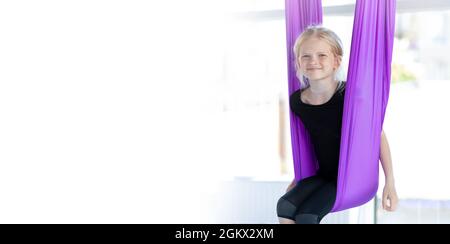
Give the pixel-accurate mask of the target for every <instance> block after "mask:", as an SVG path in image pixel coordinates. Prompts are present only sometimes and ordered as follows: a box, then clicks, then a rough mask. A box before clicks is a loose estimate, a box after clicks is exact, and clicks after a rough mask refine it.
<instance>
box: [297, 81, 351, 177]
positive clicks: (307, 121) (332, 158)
mask: <svg viewBox="0 0 450 244" xmlns="http://www.w3.org/2000/svg"><path fill="white" fill-rule="evenodd" d="M301 91H303V90H300V89H299V90H297V91H295V92H294V93H292V95H291V96H290V98H289V104H290V107H291V109H292V111H293V112H294V113H295V114H296V115H298V116H299V117H300V119H301V120H302V122H303V124H304V126H305V128H306V130H307V131H308V132H309V135H310V137H311V141H312V144H313V147H314V152H315V154H316V157H317V160H318V163H319V170H318V172H317V174H318V175H321V176H323V177H326V178H330V179H337V174H338V166H339V150H340V143H341V127H342V114H343V110H344V96H345V82H339V84H338V86H337V89H336V91H335V93H334V95H333V96H332V97H331V98H330V100H328V101H327V102H326V103H324V104H320V105H311V104H306V103H303V102H302V100H301V99H300V93H301Z"/></svg>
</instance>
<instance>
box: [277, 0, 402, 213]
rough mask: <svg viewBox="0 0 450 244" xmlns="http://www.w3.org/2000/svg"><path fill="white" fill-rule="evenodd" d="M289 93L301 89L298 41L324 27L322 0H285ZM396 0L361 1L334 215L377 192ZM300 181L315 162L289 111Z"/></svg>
mask: <svg viewBox="0 0 450 244" xmlns="http://www.w3.org/2000/svg"><path fill="white" fill-rule="evenodd" d="M285 6H286V12H285V14H286V37H287V38H286V41H287V54H288V55H287V58H288V82H289V84H288V89H289V94H292V93H293V92H294V91H296V90H297V89H299V87H300V85H299V84H300V83H299V81H298V79H297V77H296V75H295V66H294V65H295V63H294V59H295V57H294V53H293V51H292V48H293V46H294V42H295V39H296V38H297V36H298V35H299V34H300V33H301V32H302V31H303V30H304V29H305V28H306V27H307V26H310V25H317V24H321V23H322V4H321V1H320V0H286V1H285ZM395 8H396V2H395V0H357V1H356V8H355V18H354V24H353V36H352V46H351V51H350V62H349V67H348V77H347V85H346V93H345V102H344V113H343V118H342V135H341V148H340V158H339V174H338V189H337V196H336V202H335V205H334V207H333V210H332V211H333V212H336V211H340V210H345V209H348V208H352V207H356V206H359V205H361V204H364V203H366V202H368V201H370V200H371V199H372V198H373V197H374V196H375V194H376V192H377V189H378V173H379V165H378V162H379V156H380V155H379V154H380V137H381V130H382V127H383V121H384V115H385V112H386V106H387V102H388V97H389V85H390V77H391V60H392V48H393V41H394V31H395ZM289 114H290V125H291V139H292V150H293V152H292V153H293V159H294V172H295V179H296V180H297V181H299V180H301V179H303V178H306V177H309V176H312V175H314V174H315V171H316V169H317V167H318V166H317V159H316V157H315V155H314V150H313V147H312V144H311V141H310V138H309V135H308V132H307V131H306V129H305V127H304V125H303V123H302V122H301V120H300V118H299V117H298V116H296V115H295V114H294V113H293V112H292V111H290V113H289Z"/></svg>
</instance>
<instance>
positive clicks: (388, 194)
mask: <svg viewBox="0 0 450 244" xmlns="http://www.w3.org/2000/svg"><path fill="white" fill-rule="evenodd" d="M397 203H398V196H397V192H396V190H395V185H394V184H393V183H390V182H387V183H386V185H385V186H384V188H383V202H382V205H383V209H384V210H387V211H395V209H396V208H397Z"/></svg>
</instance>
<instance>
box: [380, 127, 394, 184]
mask: <svg viewBox="0 0 450 244" xmlns="http://www.w3.org/2000/svg"><path fill="white" fill-rule="evenodd" d="M380 161H381V166H382V167H383V171H384V176H385V179H386V183H394V169H393V166H392V157H391V151H390V148H389V143H388V141H387V137H386V135H385V134H384V131H383V132H382V133H381V143H380Z"/></svg>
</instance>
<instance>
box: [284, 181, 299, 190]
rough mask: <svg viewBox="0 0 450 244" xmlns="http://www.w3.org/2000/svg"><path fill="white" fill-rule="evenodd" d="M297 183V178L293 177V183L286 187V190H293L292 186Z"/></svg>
mask: <svg viewBox="0 0 450 244" xmlns="http://www.w3.org/2000/svg"><path fill="white" fill-rule="evenodd" d="M296 184H297V182H296V181H295V179H293V180H292V182H291V184H289V186H288V188H287V189H286V192H288V191H290V190H292V188H294V187H295V185H296Z"/></svg>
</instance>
